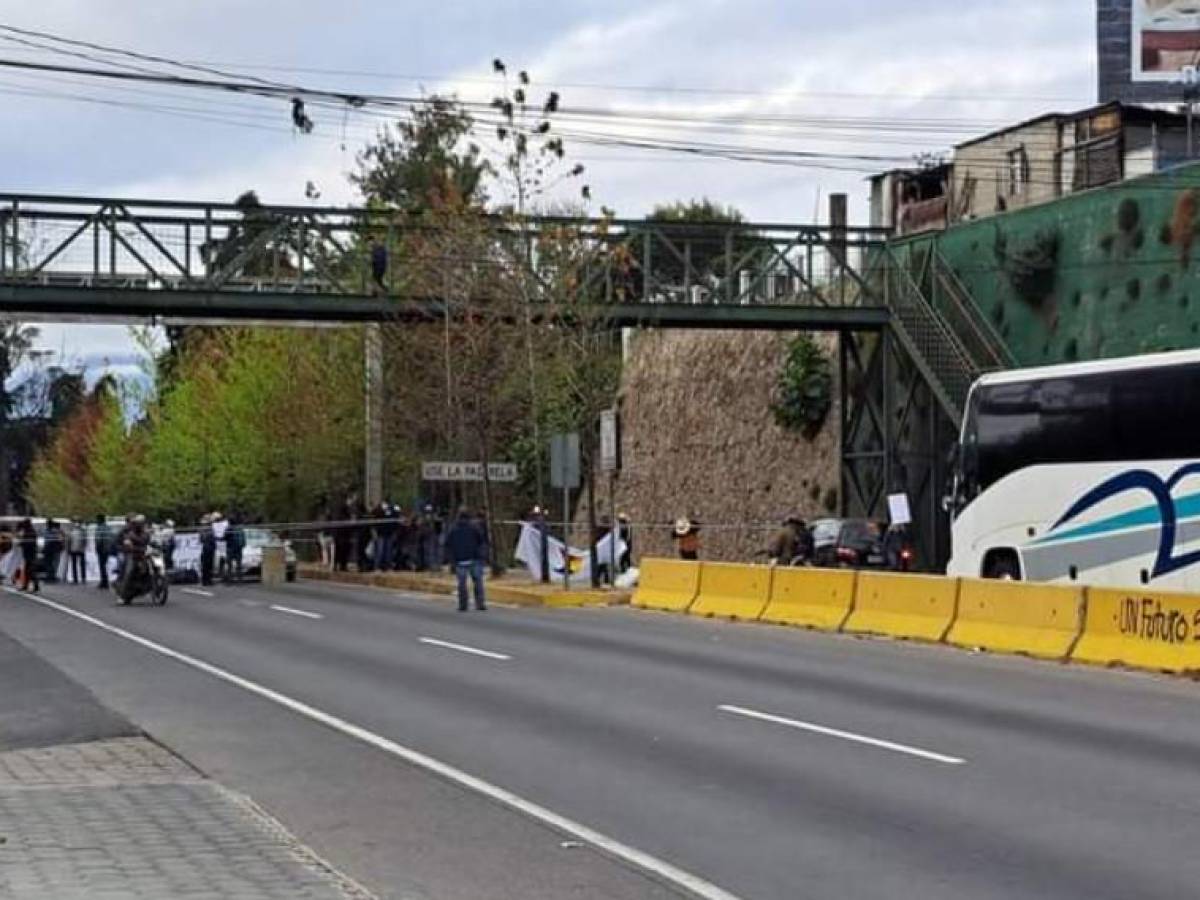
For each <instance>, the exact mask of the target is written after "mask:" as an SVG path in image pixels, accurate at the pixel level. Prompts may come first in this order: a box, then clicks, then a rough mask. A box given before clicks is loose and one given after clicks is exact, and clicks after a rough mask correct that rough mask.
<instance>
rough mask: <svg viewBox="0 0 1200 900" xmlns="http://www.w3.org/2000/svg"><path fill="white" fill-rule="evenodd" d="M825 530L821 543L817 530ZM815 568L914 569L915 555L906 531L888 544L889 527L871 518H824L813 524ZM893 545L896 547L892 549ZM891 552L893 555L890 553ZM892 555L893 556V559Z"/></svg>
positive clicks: (898, 533) (900, 532)
mask: <svg viewBox="0 0 1200 900" xmlns="http://www.w3.org/2000/svg"><path fill="white" fill-rule="evenodd" d="M818 526H821V527H822V529H823V532H822V535H821V539H820V540H818V538H817V532H816V529H817V527H818ZM813 529H814V531H813V560H814V565H818V566H823V567H825V568H844V569H892V570H897V571H908V570H910V569H912V568H913V566H914V563H915V554H914V551H913V547H912V544H911V542H910V541H909V539H908V536H907V533H906V532H905V531H902V530H901V531H898V532H897V534H896V537H895V540H894V542H889V541H888V537H887V536H888V526H887V525H886V524H885V523H883V522H876V521H874V520H871V519H821V520H819V521H818V522H814V523H813ZM889 543H891V544H892V546H890V547H889ZM889 549H891V550H892V553H890V554H889V552H888V551H889ZM889 556H890V557H892V558H890V559H889Z"/></svg>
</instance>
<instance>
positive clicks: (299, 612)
mask: <svg viewBox="0 0 1200 900" xmlns="http://www.w3.org/2000/svg"><path fill="white" fill-rule="evenodd" d="M271 609H273V610H275V612H281V613H287V614H288V615H290V616H303V617H304V618H306V619H323V618H325V617H324V616H323V615H321V614H320V613H314V612H305V611H304V610H302V609H292V608H291V607H290V606H276V605H275V604H274V603H272V604H271Z"/></svg>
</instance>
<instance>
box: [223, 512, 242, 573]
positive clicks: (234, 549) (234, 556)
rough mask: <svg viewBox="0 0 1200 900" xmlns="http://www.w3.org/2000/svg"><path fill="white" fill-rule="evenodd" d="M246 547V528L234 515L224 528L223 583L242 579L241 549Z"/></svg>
mask: <svg viewBox="0 0 1200 900" xmlns="http://www.w3.org/2000/svg"><path fill="white" fill-rule="evenodd" d="M245 549H246V530H245V529H244V528H242V520H241V519H240V518H238V517H237V516H235V517H234V518H233V519H231V520H230V522H229V527H228V528H226V529H225V583H226V584H229V583H230V582H232V581H233V580H234V579H235V578H236V579H237V580H238V581H241V580H242V551H243V550H245Z"/></svg>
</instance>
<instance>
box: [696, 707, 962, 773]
mask: <svg viewBox="0 0 1200 900" xmlns="http://www.w3.org/2000/svg"><path fill="white" fill-rule="evenodd" d="M717 709H719V710H720V711H721V712H725V713H732V714H733V715H735V716H745V717H746V718H747V719H757V720H758V721H760V722H770V723H772V724H774V725H783V726H786V727H787V728H797V729H799V730H800V731H810V732H812V733H813V734H821V735H825V736H826V737H832V738H839V739H840V740H843V741H851V742H853V743H855V744H866V745H867V746H868V747H879V748H880V749H883V750H891V751H892V752H893V753H904V754H906V755H908V756H916V757H919V758H920V759H928V760H931V761H933V762H940V763H946V764H947V765H951V766H961V765H963V764H965V763H966V760H965V759H959V758H958V757H957V756H946V755H945V754H942V753H934V752H933V751H932V750H922V749H921V748H920V747H910V746H908V745H907V744H897V743H894V742H893V741H882V740H880V739H879V738H873V737H867V736H866V735H865V734H855V733H854V732H852V731H839V730H838V729H836V728H826V727H825V726H824V725H814V724H813V723H812V722H801V721H799V720H798V719H785V718H784V717H783V716H773V715H771V714H770V713H764V712H758V711H757V710H754V709H746V708H745V707H741V706H718V707H717Z"/></svg>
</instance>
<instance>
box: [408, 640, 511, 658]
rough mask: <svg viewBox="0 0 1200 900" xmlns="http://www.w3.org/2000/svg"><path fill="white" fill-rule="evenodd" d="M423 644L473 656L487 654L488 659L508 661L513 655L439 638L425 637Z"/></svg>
mask: <svg viewBox="0 0 1200 900" xmlns="http://www.w3.org/2000/svg"><path fill="white" fill-rule="evenodd" d="M420 641H421V643H422V644H429V645H430V646H432V647H445V648H446V649H447V650H457V651H458V652H459V653H470V654H472V655H473V656H486V657H487V658H488V659H499V660H504V661H508V660H510V659H512V657H511V656H505V655H504V654H503V653H493V652H492V651H491V650H480V649H479V648H477V647H468V646H467V645H466V644H452V643H450V642H449V641H439V640H438V639H437V638H431V637H423V638H421V639H420Z"/></svg>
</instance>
